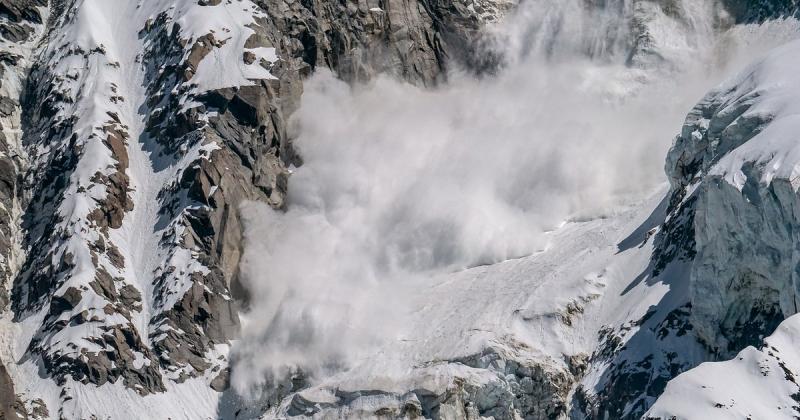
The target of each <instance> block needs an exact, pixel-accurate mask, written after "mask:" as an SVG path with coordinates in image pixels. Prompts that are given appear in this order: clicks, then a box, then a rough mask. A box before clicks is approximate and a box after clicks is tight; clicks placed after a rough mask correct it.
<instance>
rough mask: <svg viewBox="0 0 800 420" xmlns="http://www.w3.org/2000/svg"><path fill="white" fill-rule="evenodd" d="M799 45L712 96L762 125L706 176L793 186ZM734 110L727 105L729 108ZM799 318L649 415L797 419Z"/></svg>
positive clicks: (799, 116) (798, 153)
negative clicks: (757, 172)
mask: <svg viewBox="0 0 800 420" xmlns="http://www.w3.org/2000/svg"><path fill="white" fill-rule="evenodd" d="M798 74H800V41H794V42H792V43H789V44H787V45H785V46H782V47H780V48H777V49H775V50H774V51H772V52H771V53H770V54H768V55H767V56H766V57H764V58H763V59H761V60H758V61H757V62H756V63H754V64H752V65H751V66H750V67H748V68H747V69H746V70H745V71H743V72H742V73H741V74H739V75H737V76H735V77H733V78H731V79H729V80H728V81H726V82H725V83H723V84H722V85H721V86H720V87H719V88H718V89H716V91H717V92H719V94H720V96H721V99H720V100H722V101H723V103H729V104H735V103H737V102H740V101H743V100H747V101H751V102H752V106H751V107H750V108H749V109H748V111H747V112H746V113H745V114H744V117H745V118H747V117H748V116H758V117H760V118H761V119H762V120H763V121H767V123H766V124H765V126H764V127H762V128H761V129H760V131H759V132H758V134H757V135H756V136H755V137H753V138H751V139H750V140H748V141H747V142H745V143H744V144H742V145H741V146H739V147H737V148H735V149H733V150H732V151H730V152H729V153H728V154H727V155H726V156H724V157H723V158H721V159H720V160H719V162H718V163H717V164H716V165H714V166H713V167H712V168H711V170H710V171H709V172H710V174H711V175H718V176H722V177H724V179H725V180H726V181H727V182H728V183H730V184H731V185H734V186H736V187H737V188H738V189H739V190H742V188H743V186H744V183H745V182H746V180H747V177H746V175H745V174H744V173H743V172H742V167H743V165H745V164H747V163H754V164H756V165H757V166H758V167H759V168H760V169H761V170H762V171H763V173H762V175H761V179H759V180H758V182H759V183H760V184H762V185H767V184H769V183H771V182H773V181H774V180H777V179H782V180H788V181H789V182H790V183H791V185H792V187H793V188H794V192H795V193H796V192H797V190H798V188H799V187H800V184H799V183H798V175H799V173H798V172H800V142H798V140H800V134H799V133H800V101H798V99H797V98H798V97H800V78H798ZM731 107H733V105H731ZM798 345H800V316H798V315H794V316H792V317H790V318H788V319H786V320H785V321H783V323H781V324H780V326H779V327H778V329H777V331H775V333H774V334H772V335H771V336H770V337H768V338H767V339H766V340H765V342H764V345H763V346H762V347H761V348H760V349H756V348H754V347H748V348H746V349H744V350H743V351H742V352H741V353H739V355H738V356H736V357H735V358H734V359H732V360H729V361H724V362H716V363H704V364H702V365H700V366H698V367H696V368H694V369H692V370H690V371H688V372H685V373H684V374H682V375H680V376H678V377H677V378H675V379H673V380H672V381H670V383H669V384H668V385H667V388H666V391H665V392H664V394H663V395H662V396H661V397H660V398H659V399H658V401H657V402H656V404H655V405H654V406H653V407H652V409H651V410H650V412H649V413H648V415H650V416H652V417H660V418H672V417H673V416H675V417H677V418H679V419H693V418H714V419H728V418H730V419H740V418H756V419H762V418H764V419H766V418H769V419H781V418H796V417H797V415H798V410H797V409H796V408H795V407H797V406H798V401H797V398H798V397H800V394H798V391H800V387H799V386H798V384H797V383H796V380H795V375H796V374H798V373H800V354H799V353H798V352H797V349H798Z"/></svg>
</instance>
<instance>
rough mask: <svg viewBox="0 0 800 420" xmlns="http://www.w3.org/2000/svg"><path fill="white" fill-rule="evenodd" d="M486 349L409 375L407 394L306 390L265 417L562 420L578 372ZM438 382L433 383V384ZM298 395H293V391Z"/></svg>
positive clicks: (578, 369)
mask: <svg viewBox="0 0 800 420" xmlns="http://www.w3.org/2000/svg"><path fill="white" fill-rule="evenodd" d="M517 356H519V355H515V354H514V353H513V352H511V353H509V352H508V351H506V350H501V349H495V348H487V349H486V350H485V351H483V352H481V353H479V354H475V355H472V356H468V357H464V358H461V359H457V360H450V361H438V362H431V363H430V364H428V365H427V366H425V367H419V368H416V369H414V370H412V371H411V372H410V375H412V376H411V377H410V378H408V379H409V380H410V381H411V382H412V383H413V382H424V380H423V378H438V377H441V378H448V377H449V378H450V379H449V380H446V381H444V382H442V381H434V384H430V383H429V384H424V383H423V384H419V385H418V386H417V387H415V388H413V389H409V390H408V391H407V392H387V391H382V390H352V391H345V390H342V389H328V388H311V389H306V390H302V387H301V389H300V390H299V392H294V393H292V394H290V395H288V396H287V397H286V398H284V399H283V400H282V401H280V403H279V404H277V405H276V406H275V407H274V408H272V409H271V410H270V411H269V412H268V414H267V415H268V416H274V417H277V418H311V417H314V418H342V417H355V418H365V417H376V418H387V419H389V418H426V419H476V420H477V419H481V418H494V419H507V420H512V419H518V418H525V419H536V420H538V419H542V420H544V419H557V418H566V415H567V411H568V395H569V393H570V389H571V387H572V385H573V384H574V383H575V381H576V378H577V377H579V376H580V375H581V374H582V373H583V371H582V369H583V367H584V365H583V364H582V362H580V361H578V360H577V359H576V360H575V363H573V365H572V366H573V368H574V369H572V370H570V371H568V370H566V369H562V368H558V367H556V366H555V364H551V363H539V362H536V361H533V360H526V359H524V358H519V357H517ZM436 382H438V383H436ZM295 391H298V390H295Z"/></svg>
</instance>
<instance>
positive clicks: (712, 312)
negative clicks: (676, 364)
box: [650, 42, 800, 418]
mask: <svg viewBox="0 0 800 420" xmlns="http://www.w3.org/2000/svg"><path fill="white" fill-rule="evenodd" d="M798 52H800V44H798V43H797V42H794V43H791V44H789V45H786V46H785V47H782V48H779V49H777V50H775V51H774V52H772V53H771V54H770V55H769V56H768V57H766V58H765V59H763V60H760V61H759V62H757V63H755V64H753V65H752V66H751V67H750V68H748V69H747V70H746V71H745V72H744V73H742V74H741V75H740V76H739V77H736V78H733V79H732V80H730V81H728V82H726V83H725V84H723V85H722V86H720V87H719V88H717V89H716V90H715V91H714V92H712V93H711V94H709V96H707V97H706V99H704V100H703V102H702V103H701V104H700V105H699V106H698V107H697V108H696V109H695V111H694V112H693V113H692V114H691V116H690V118H689V120H688V121H687V126H686V128H685V129H684V133H683V135H682V136H681V137H680V138H679V140H678V142H677V143H676V145H675V147H674V149H673V151H672V152H671V153H670V156H669V159H668V167H671V168H675V171H674V172H673V174H674V178H673V184H674V185H677V186H679V187H680V188H685V189H686V190H687V191H691V192H689V193H688V194H687V195H689V196H695V197H697V198H696V200H697V204H695V205H694V211H695V214H696V216H695V217H696V219H695V224H694V226H695V229H696V230H697V232H698V233H701V234H699V235H696V238H697V241H696V244H695V246H694V252H696V257H695V264H694V266H693V267H692V271H691V273H690V282H691V286H690V287H691V289H692V290H691V295H692V301H693V307H692V320H691V322H692V324H693V325H694V326H695V328H696V331H695V332H696V334H697V336H698V337H699V338H700V339H701V340H703V342H704V343H705V345H706V346H708V347H709V348H710V349H712V350H713V351H714V352H715V353H716V354H718V355H719V356H720V357H721V358H728V357H731V356H733V355H734V353H732V352H736V351H738V350H741V349H742V348H743V347H745V346H748V347H747V348H745V349H744V350H742V351H741V352H740V353H739V354H738V355H737V356H736V357H735V358H733V359H732V360H731V361H727V362H720V363H709V364H703V365H701V366H700V367H698V368H695V369H692V370H690V371H689V372H687V373H685V374H683V375H681V376H679V377H678V378H676V379H675V380H673V381H672V382H670V383H669V385H668V386H667V389H666V391H665V394H664V395H663V396H662V397H661V398H660V399H659V400H658V402H657V403H656V405H655V406H654V408H653V409H652V410H651V411H650V416H653V417H664V418H671V417H672V416H678V417H679V418H692V417H693V416H699V415H701V414H700V413H706V414H705V416H710V417H713V418H743V417H752V418H784V417H785V418H794V417H796V416H797V415H798V408H797V391H798V385H797V384H796V383H795V379H794V373H793V372H796V371H797V369H798V367H797V363H796V360H795V359H796V356H797V352H796V345H795V343H796V341H797V340H798V335H797V330H796V324H797V317H796V316H791V315H793V314H796V313H797V299H798V297H797V293H798V289H797V280H796V276H797V273H796V266H797V261H796V253H797V251H796V245H795V244H796V243H797V239H796V238H795V236H794V233H795V232H796V230H797V210H796V205H797V197H798V195H797V188H798V184H797V170H798V169H797V168H798V160H797V156H798V155H797V129H798V115H800V114H799V113H798V111H800V108H798V103H797V100H796V98H797V95H798V93H800V79H798V78H797V74H798V72H800V59H798V57H800V55H798ZM745 245H747V246H745ZM697 262H703V264H698V263H697ZM790 316H791V317H790ZM785 318H786V320H785V321H783V320H784V319H785ZM781 321H783V322H782V323H781ZM778 324H780V325H778ZM772 331H775V333H774V334H772V335H771V336H770V337H769V338H767V339H766V340H764V341H763V342H762V339H763V338H764V336H765V335H768V334H770V333H771V332H772ZM753 346H754V347H753ZM758 349H761V350H758Z"/></svg>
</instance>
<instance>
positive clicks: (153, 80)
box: [0, 0, 510, 418]
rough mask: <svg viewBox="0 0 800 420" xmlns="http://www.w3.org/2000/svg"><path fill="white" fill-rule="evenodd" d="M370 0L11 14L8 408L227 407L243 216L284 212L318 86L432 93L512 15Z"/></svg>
mask: <svg viewBox="0 0 800 420" xmlns="http://www.w3.org/2000/svg"><path fill="white" fill-rule="evenodd" d="M362 3H363V4H360V5H356V4H348V5H345V4H330V3H329V2H303V3H298V2H283V1H260V2H250V1H240V0H236V1H231V0H227V1H219V0H215V1H199V2H198V1H194V0H185V1H105V0H103V1H93V0H74V1H72V0H64V1H52V2H46V1H28V0H14V1H3V2H1V3H0V18H2V22H0V23H2V29H3V31H2V33H0V35H2V37H3V51H2V54H3V55H2V59H3V85H2V87H3V92H2V93H3V96H2V97H3V103H2V104H3V108H2V110H3V120H2V123H3V138H2V140H3V147H4V149H3V162H6V163H4V164H3V165H4V166H3V168H2V169H3V177H4V179H6V181H4V184H3V185H5V186H7V188H6V187H4V190H3V191H5V192H4V195H3V200H4V201H3V211H4V212H5V213H4V214H5V215H4V217H3V219H2V223H3V230H2V234H3V241H2V244H1V245H2V248H1V249H0V250H1V251H2V259H0V263H2V269H3V271H2V275H3V285H4V288H3V293H2V294H0V296H2V297H3V298H2V299H0V302H2V303H3V305H2V306H3V309H5V306H6V302H7V300H10V303H11V305H10V308H11V311H6V312H5V313H4V315H3V325H2V346H3V351H2V355H3V356H2V361H3V362H4V363H5V364H7V366H8V370H9V372H10V374H11V378H13V382H14V385H13V391H12V390H11V389H12V388H11V383H10V381H8V380H6V379H7V378H6V376H5V375H4V376H3V377H2V378H0V379H2V380H0V384H2V386H3V400H2V402H3V404H2V407H3V412H4V413H6V411H7V410H6V408H7V407H10V406H11V405H16V406H20V404H18V403H15V402H14V398H13V395H14V394H15V393H16V394H18V395H19V397H20V398H19V399H20V401H22V402H23V403H24V405H25V411H27V415H28V416H32V417H63V418H86V417H91V416H99V417H111V418H125V417H130V413H132V412H136V413H141V414H142V415H143V416H145V417H149V418H159V417H162V416H163V417H165V418H166V417H171V418H212V417H215V416H216V414H215V413H217V411H219V410H220V408H219V407H218V402H219V401H220V400H221V399H222V394H221V393H220V392H221V391H223V390H224V389H226V387H227V375H228V374H227V360H226V354H227V351H228V350H227V349H228V347H229V344H230V340H231V339H233V338H235V337H236V336H237V335H238V330H239V320H238V316H239V315H238V310H239V305H240V303H241V302H242V300H239V301H238V303H237V302H236V301H235V300H234V297H235V295H236V294H237V293H238V298H240V299H244V298H246V296H245V295H244V294H243V292H242V291H241V289H239V290H238V291H237V289H236V288H237V280H236V277H237V271H238V261H239V258H240V254H241V234H242V233H241V226H240V223H239V215H238V207H239V204H240V203H241V202H243V201H245V200H255V201H261V202H265V203H268V204H269V205H270V206H272V207H275V208H280V207H282V206H283V196H284V194H285V189H286V179H287V176H288V171H287V170H286V166H287V165H288V164H290V163H292V162H295V161H296V160H297V158H296V156H295V155H294V153H293V151H292V147H291V144H290V142H289V137H288V136H287V134H286V122H285V121H286V119H285V115H288V114H289V113H291V112H292V111H293V110H294V109H295V108H296V107H297V104H298V101H299V96H300V93H301V92H302V85H301V79H302V78H303V77H304V76H307V75H308V74H309V73H310V72H311V71H313V70H314V69H315V68H316V67H317V66H320V67H330V68H331V69H333V70H335V71H337V72H338V73H339V74H340V75H341V77H342V78H344V79H348V80H353V79H357V78H363V77H368V76H370V75H372V74H375V73H376V72H389V73H392V74H396V75H397V76H398V77H402V78H405V79H407V80H409V81H411V82H414V83H419V84H420V85H426V84H433V83H435V82H437V81H438V80H441V79H442V78H443V77H444V68H445V65H446V62H445V59H444V57H446V56H448V55H455V52H460V53H462V55H463V57H464V59H467V58H468V56H469V52H468V51H469V48H470V47H469V44H470V42H471V40H470V38H471V37H472V34H474V33H475V31H476V30H477V29H478V28H479V27H480V26H481V25H482V24H483V23H484V22H486V21H488V20H493V19H497V18H498V17H499V16H500V15H501V14H502V12H503V11H504V10H507V9H508V7H509V6H510V3H508V2H496V3H494V2H488V1H484V2H477V3H476V4H475V5H473V6H470V7H467V6H466V5H459V6H458V7H450V6H449V5H446V4H444V3H443V4H442V5H428V6H429V7H428V8H421V7H419V5H418V4H417V3H416V2H408V1H390V2H381V4H380V5H379V4H378V3H377V2H362ZM378 6H383V8H380V7H378ZM445 33H446V37H447V39H446V40H445V39H443V37H444V36H445ZM451 48H452V51H453V54H450V53H449V52H450V51H451ZM455 60H456V59H455V58H453V59H452V60H451V61H448V63H449V62H452V63H455V62H456V61H455ZM23 115H24V118H20V117H21V116H23ZM9 289H11V290H9ZM7 291H8V292H9V293H8V294H9V295H11V298H10V299H6V297H5V296H6V295H7V294H6V292H7ZM3 372H5V371H3ZM98 386H99V388H98ZM6 395H11V396H12V397H6ZM6 398H10V399H9V400H6ZM176 401H178V402H177V403H176ZM17 414H19V415H24V414H26V413H17ZM8 416H12V414H11V413H8Z"/></svg>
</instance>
